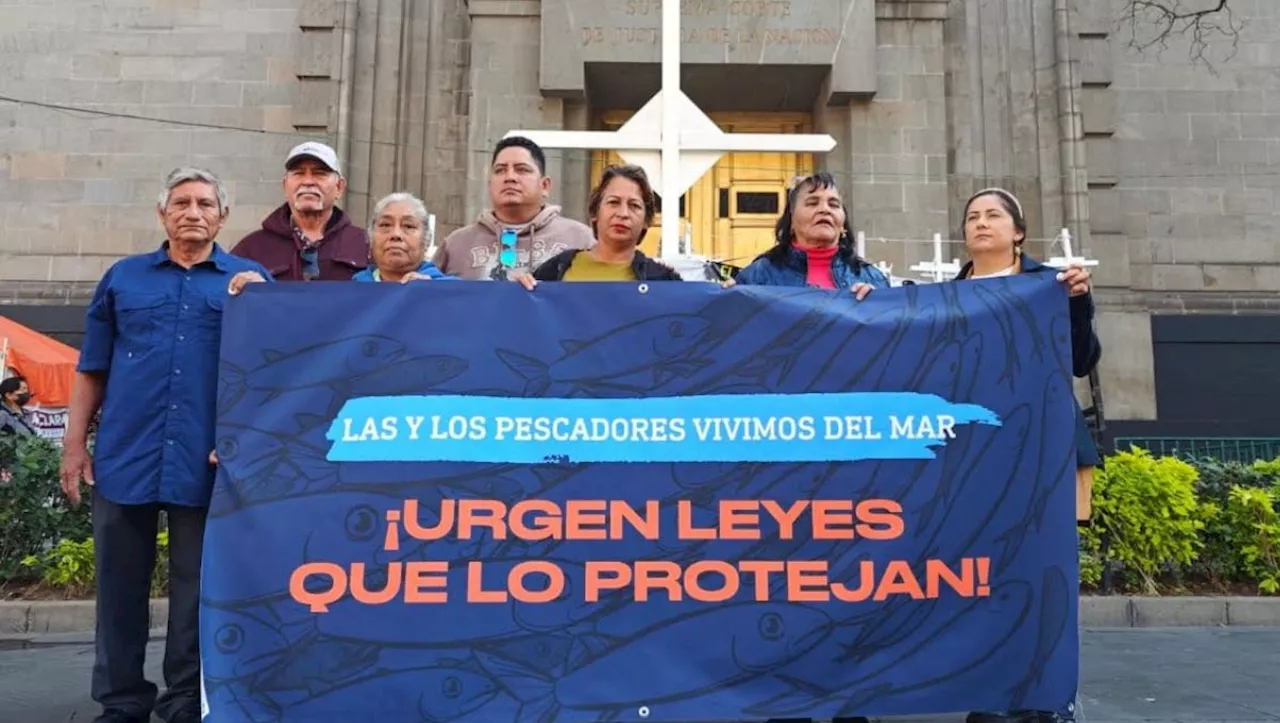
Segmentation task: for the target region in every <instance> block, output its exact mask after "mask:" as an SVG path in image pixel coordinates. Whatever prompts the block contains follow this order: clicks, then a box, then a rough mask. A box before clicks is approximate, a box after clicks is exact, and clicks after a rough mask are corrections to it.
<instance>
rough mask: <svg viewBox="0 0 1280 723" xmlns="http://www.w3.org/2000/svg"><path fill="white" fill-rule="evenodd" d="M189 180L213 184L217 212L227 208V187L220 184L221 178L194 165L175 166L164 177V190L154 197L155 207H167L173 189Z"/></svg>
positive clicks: (161, 208)
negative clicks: (157, 196) (216, 200)
mask: <svg viewBox="0 0 1280 723" xmlns="http://www.w3.org/2000/svg"><path fill="white" fill-rule="evenodd" d="M191 181H201V182H203V183H207V184H209V185H210V186H213V193H214V195H216V196H217V197H218V213H222V212H223V211H226V210H227V187H226V186H224V185H222V180H221V179H220V178H218V177H217V176H216V175H214V173H213V171H206V170H205V169H203V168H196V167H194V166H185V167H183V168H175V169H173V170H172V171H170V172H169V175H168V176H166V177H165V179H164V190H163V191H161V192H160V196H159V198H157V199H156V206H157V208H159V209H160V210H161V211H163V210H165V209H166V208H168V206H169V196H171V195H173V189H175V188H177V187H178V186H181V185H182V184H184V183H189V182H191Z"/></svg>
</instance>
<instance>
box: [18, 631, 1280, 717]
mask: <svg viewBox="0 0 1280 723" xmlns="http://www.w3.org/2000/svg"><path fill="white" fill-rule="evenodd" d="M161 651H162V647H161V644H160V643H153V644H152V646H151V655H150V656H149V660H148V668H149V669H150V670H151V675H152V676H153V680H159V662H160V656H161ZM92 664H93V655H92V649H91V648H90V647H89V646H87V645H61V646H57V647H47V648H32V649H28V650H8V651H3V650H0V723H68V722H69V721H74V722H75V723H88V722H89V721H92V720H93V716H94V713H95V709H94V706H93V704H92V701H91V700H89V697H88V695H87V693H84V692H81V691H87V690H88V686H89V669H90V667H91V666H92ZM1083 668H1084V670H1083V674H1084V681H1083V685H1082V694H1083V698H1084V699H1083V712H1084V718H1083V723H1132V722H1135V721H1143V722H1145V723H1258V722H1261V721H1273V722H1278V721H1280V629H1276V628H1176V629H1174V628H1163V629H1161V628H1148V629H1138V630H1095V631H1090V632H1088V633H1086V635H1085V637H1084V647H1083ZM909 720H910V721H911V723H925V722H926V721H928V723H955V722H956V721H959V720H960V717H944V718H928V719H920V718H914V719H909ZM893 721H894V723H908V719H893Z"/></svg>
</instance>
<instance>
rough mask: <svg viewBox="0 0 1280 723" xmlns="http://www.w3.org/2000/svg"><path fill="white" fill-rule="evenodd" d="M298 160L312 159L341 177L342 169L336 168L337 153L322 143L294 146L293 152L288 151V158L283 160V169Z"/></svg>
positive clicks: (310, 142) (313, 142)
mask: <svg viewBox="0 0 1280 723" xmlns="http://www.w3.org/2000/svg"><path fill="white" fill-rule="evenodd" d="M299 158H314V159H316V160H317V161H320V162H321V163H323V164H325V165H326V166H328V167H329V170H331V171H333V172H334V173H337V174H338V175H342V169H341V168H340V167H339V166H338V154H337V152H336V151H334V150H333V149H332V148H330V147H329V146H326V145H325V144H323V143H317V142H316V141H307V142H306V143H299V144H298V145H296V146H294V147H293V150H291V151H289V155H288V157H286V158H285V159H284V167H285V168H288V167H289V166H291V165H293V162H294V161H295V160H297V159H299Z"/></svg>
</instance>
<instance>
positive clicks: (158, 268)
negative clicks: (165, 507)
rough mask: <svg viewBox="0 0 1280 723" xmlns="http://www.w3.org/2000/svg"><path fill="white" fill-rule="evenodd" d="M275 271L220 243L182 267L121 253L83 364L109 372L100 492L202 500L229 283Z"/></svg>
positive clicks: (92, 322) (102, 286)
mask: <svg viewBox="0 0 1280 723" xmlns="http://www.w3.org/2000/svg"><path fill="white" fill-rule="evenodd" d="M241 271H257V272H258V273H260V274H262V276H263V278H265V279H266V280H267V281H268V282H270V281H271V274H270V273H268V272H267V270H266V269H265V268H263V267H262V266H261V265H260V264H258V263H257V262H255V261H250V260H248V259H243V258H240V257H238V256H232V255H231V254H228V253H226V252H225V251H223V250H222V249H221V248H220V247H219V246H218V245H217V244H214V247H213V252H212V254H211V255H210V256H209V258H208V259H206V260H205V261H202V262H200V263H198V264H196V265H194V266H192V267H191V268H190V269H184V268H182V267H181V266H179V265H177V264H175V263H173V261H171V260H170V259H169V253H168V243H167V242H166V243H165V244H164V245H162V246H161V247H160V248H159V249H158V250H156V251H154V252H151V253H148V254H139V255H135V256H128V257H125V258H123V259H121V260H120V261H117V262H116V263H115V264H113V265H112V266H111V268H110V269H109V270H108V271H107V273H106V275H104V276H103V277H102V281H101V282H99V284H98V288H97V291H95V292H94V295H93V301H92V302H91V303H90V305H89V311H88V314H87V320H86V323H85V335H84V341H83V342H82V345H81V348H80V362H79V364H78V365H77V367H76V368H77V369H78V370H79V371H82V372H103V373H105V374H106V389H105V393H104V396H103V400H102V419H101V423H100V425H99V429H98V439H97V443H96V445H95V446H94V464H93V471H94V480H95V487H94V489H95V492H96V493H97V494H100V495H102V496H103V497H105V498H106V499H108V500H111V501H112V502H115V503H117V504H122V505H140V504H149V503H160V504H170V505H181V506H186V507H204V506H207V505H208V504H209V497H210V494H211V493H212V491H213V479H214V468H213V466H212V465H210V464H209V452H211V451H212V450H213V445H214V414H215V409H216V405H217V385H218V349H219V343H220V341H221V337H222V307H223V305H224V304H225V303H226V300H227V297H228V294H227V284H228V283H229V282H230V281H231V277H232V276H234V275H235V274H237V273H239V272H241Z"/></svg>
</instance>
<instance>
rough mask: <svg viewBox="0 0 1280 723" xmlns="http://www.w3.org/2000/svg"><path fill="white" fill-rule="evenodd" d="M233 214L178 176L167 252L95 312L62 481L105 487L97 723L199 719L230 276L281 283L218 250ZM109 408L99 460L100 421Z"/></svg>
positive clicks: (99, 549)
mask: <svg viewBox="0 0 1280 723" xmlns="http://www.w3.org/2000/svg"><path fill="white" fill-rule="evenodd" d="M229 212H230V209H229V208H228V207H227V192H226V188H225V187H224V186H223V184H222V182H221V181H220V180H218V178H217V176H215V175H214V174H212V173H210V172H209V171H206V170H203V169H199V168H179V169H176V170H174V171H173V172H171V173H170V174H169V176H168V177H167V178H166V179H165V183H164V189H163V190H162V191H161V192H160V196H159V198H158V200H157V203H156V213H157V215H158V216H159V220H160V223H161V224H162V225H163V227H164V231H165V234H166V239H165V241H164V243H163V244H161V246H160V247H159V248H158V249H156V250H155V251H152V252H150V253H145V254H136V255H133V256H127V257H125V258H123V259H121V260H119V261H117V262H116V263H114V264H112V266H111V267H110V268H109V269H108V270H107V272H106V274H105V275H103V277H102V280H101V281H100V282H99V283H98V286H97V289H96V290H95V291H94V294H93V299H92V301H91V302H90V304H89V309H88V312H87V314H86V318H85V333H84V341H83V343H82V345H81V349H80V361H79V362H78V364H77V366H76V378H75V382H74V384H73V386H72V392H71V403H70V405H69V410H68V419H67V429H66V434H65V436H64V438H63V450H62V468H61V478H62V490H63V492H64V493H65V494H66V496H67V499H68V500H69V501H70V502H71V503H72V504H73V505H77V504H79V503H80V485H81V481H82V480H83V482H84V483H85V484H87V485H88V486H89V487H90V488H91V489H92V491H93V494H92V497H91V502H92V508H91V510H92V519H93V543H94V547H93V550H94V565H95V568H94V569H95V571H96V573H97V599H96V614H97V620H98V627H97V633H96V637H95V641H94V655H95V658H94V664H93V677H92V682H91V692H92V695H93V699H94V700H95V701H97V702H98V703H99V704H101V706H102V714H101V715H99V716H98V718H97V719H96V720H97V723H146V722H147V721H150V720H151V714H152V712H153V711H154V712H155V713H156V714H158V715H159V716H160V718H162V719H163V720H165V721H167V723H199V721H200V625H199V611H200V563H201V556H202V554H203V546H204V529H205V516H206V513H207V511H208V505H209V499H210V497H211V495H212V492H213V480H214V467H213V465H212V464H211V461H212V450H213V447H214V410H215V406H216V402H217V384H218V349H219V345H220V342H221V336H222V310H223V305H224V304H225V302H226V299H227V287H228V284H229V280H230V279H231V278H233V277H234V276H236V275H238V274H240V273H244V274H247V275H255V276H257V277H258V278H269V274H268V272H267V270H266V269H265V268H263V267H262V266H261V265H259V264H258V263H257V262H254V261H251V260H249V259H245V258H240V257H237V256H233V255H231V254H228V253H226V252H225V251H223V250H222V248H221V247H220V246H219V245H218V244H217V242H216V241H215V239H216V238H217V235H218V231H219V230H221V229H222V227H223V225H224V224H225V223H226V220H227V215H228V213H229ZM99 410H101V412H102V418H101V425H100V427H99V429H98V436H97V444H96V446H95V448H94V450H95V455H94V456H90V455H89V452H88V447H87V440H88V430H89V423H90V420H91V419H92V418H93V416H94V414H95V413H97V412H98V411H99ZM162 509H163V510H164V511H165V512H166V516H167V520H168V532H169V579H170V583H169V619H168V631H167V633H166V638H165V654H164V667H163V670H164V681H165V684H166V690H165V692H164V694H163V695H160V696H159V697H157V688H156V685H155V684H154V683H152V682H151V681H149V680H147V679H146V675H145V673H144V669H143V665H144V662H145V658H146V652H147V638H148V630H149V628H150V625H149V608H150V602H151V594H150V593H151V575H152V571H153V568H154V567H155V563H156V533H157V529H158V525H159V515H160V511H161V510H162Z"/></svg>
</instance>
